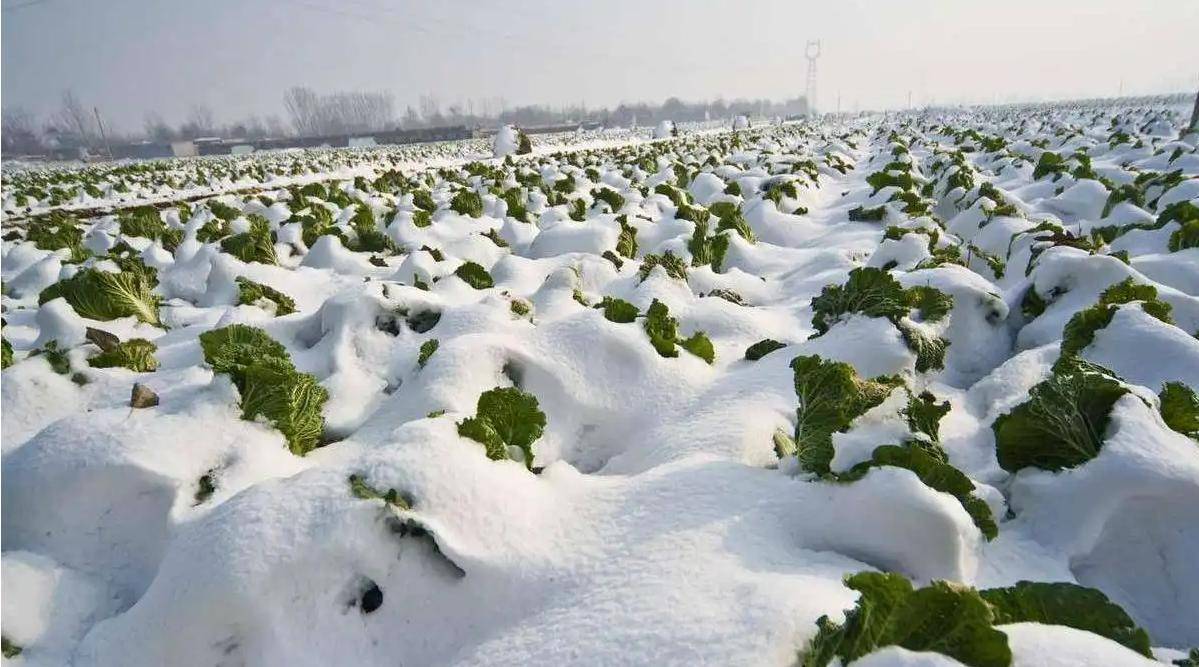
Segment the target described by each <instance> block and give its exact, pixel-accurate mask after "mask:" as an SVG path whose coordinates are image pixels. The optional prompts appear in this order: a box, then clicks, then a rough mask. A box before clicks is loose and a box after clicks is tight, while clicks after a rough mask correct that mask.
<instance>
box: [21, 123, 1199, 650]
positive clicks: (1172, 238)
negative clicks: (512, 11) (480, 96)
mask: <svg viewBox="0 0 1199 667" xmlns="http://www.w3.org/2000/svg"><path fill="white" fill-rule="evenodd" d="M1181 123H1182V117H1181V114H1180V113H1179V111H1178V110H1177V109H1174V108H1170V107H1167V106H1164V105H1155V104H1139V105H1136V106H1131V105H1130V106H1102V107H1100V106H1087V105H1062V106H1058V107H1044V106H1042V107H1035V108H1034V107H1029V108H1004V109H979V110H973V111H956V112H938V113H931V112H930V113H924V114H909V115H890V116H886V117H866V118H858V119H853V120H846V121H842V122H835V123H820V124H815V123H813V124H808V123H792V124H786V125H781V126H768V127H758V126H754V127H750V128H743V129H737V130H730V131H710V130H709V131H702V132H699V131H689V130H688V128H685V127H680V128H679V130H680V131H679V136H677V137H671V136H670V134H671V132H670V131H669V129H668V130H667V131H666V132H664V133H659V134H661V135H662V136H664V137H666V138H661V139H653V138H651V136H650V133H649V132H648V131H645V132H640V133H635V134H634V133H609V134H607V135H579V136H573V135H558V136H555V137H552V138H540V137H534V139H533V145H532V152H531V153H528V154H524V155H517V154H515V153H516V152H518V151H515V146H516V145H517V143H518V142H517V139H516V137H515V133H513V136H511V137H507V136H506V137H505V139H504V141H503V142H496V144H495V145H496V149H495V150H496V153H498V154H500V155H503V156H504V157H502V158H493V157H491V156H492V146H491V144H489V143H488V142H480V141H472V142H462V143H460V144H441V145H437V146H435V147H417V148H411V147H410V148H405V149H378V150H345V151H300V152H291V153H276V154H269V155H258V156H242V157H238V158H231V159H228V160H180V161H167V162H161V163H151V164H152V165H153V166H151V167H148V168H142V169H138V168H137V165H121V166H115V167H88V168H80V169H74V170H64V169H57V170H40V171H39V170H28V171H20V172H17V173H16V174H11V175H10V174H6V178H5V183H4V193H3V198H4V207H5V210H6V212H7V213H8V214H9V215H10V216H17V217H19V220H18V221H17V222H12V221H11V219H10V222H9V223H7V224H6V225H5V228H4V236H3V238H4V241H3V257H2V261H3V263H2V266H0V275H2V278H3V284H4V296H3V306H4V327H3V340H4V344H5V363H4V365H5V370H4V371H3V374H2V376H0V378H2V393H3V398H2V404H0V407H2V409H3V424H2V445H3V524H2V527H3V556H2V559H0V561H2V565H3V582H2V583H3V623H2V626H3V635H4V639H5V656H6V657H5V658H4V662H5V664H10V663H11V664H14V665H16V664H27V665H60V664H76V665H204V666H209V665H230V666H232V665H243V664H244V665H284V664H288V665H327V664H345V665H376V664H377V665H394V664H404V665H440V664H489V665H532V664H537V665H563V664H580V665H596V664H602V665H617V664H620V665H624V664H635V665H674V664H710V665H773V664H777V665H790V664H797V663H802V664H805V665H823V664H836V662H845V661H846V660H849V661H853V662H854V664H861V665H876V666H877V665H941V664H958V662H961V663H964V664H968V665H1005V664H1017V665H1084V664H1086V665H1097V664H1102V665H1139V664H1157V663H1155V662H1154V661H1155V660H1159V661H1163V662H1167V663H1168V662H1170V661H1173V660H1181V659H1183V658H1184V657H1185V655H1186V651H1187V650H1188V649H1189V648H1190V647H1193V646H1196V645H1199V558H1196V553H1199V441H1197V440H1196V437H1197V436H1199V401H1196V399H1195V394H1194V390H1195V389H1196V388H1199V339H1197V338H1196V333H1197V332H1199V152H1197V150H1196V142H1197V140H1199V138H1197V137H1196V135H1193V134H1192V135H1189V136H1186V137H1183V138H1182V139H1181V140H1180V139H1179V127H1180V126H1181ZM500 144H503V145H502V146H501V145H500ZM501 148H502V149H503V150H500V149H501ZM64 193H65V194H64ZM221 193H223V194H221ZM211 195H217V196H216V197H215V198H212V199H201V200H194V198H196V197H202V196H211ZM183 200H191V201H190V202H189V203H186V204H182V205H179V206H176V205H174V203H175V202H179V201H183ZM145 203H155V204H157V205H158V208H157V209H154V208H133V207H132V206H133V205H134V204H145ZM76 209H78V210H88V211H90V212H91V213H92V214H94V213H96V212H97V211H96V209H106V210H111V211H112V212H111V213H106V214H102V215H93V217H90V218H82V219H81V218H79V217H75V216H73V215H71V214H70V213H69V211H71V210H76ZM114 336H115V338H114ZM138 341H144V342H138ZM135 386H136V389H135ZM146 390H149V392H148V393H147V392H146ZM131 394H132V398H131ZM147 396H153V399H152V400H146V397H147ZM872 572H889V573H894V575H892V576H891V577H890V578H886V579H885V580H886V581H887V582H888V583H887V584H886V586H887V589H886V590H888V591H890V592H888V593H886V594H885V595H884V594H883V593H882V592H880V591H882V590H883V589H882V588H879V587H881V586H882V585H883V584H881V583H879V582H880V581H882V580H883V578H881V577H875V578H873V579H871V578H870V577H871V576H872V575H860V576H857V577H853V578H847V577H851V575H857V574H858V573H872ZM863 582H873V583H871V584H869V586H868V585H867V584H866V583H863ZM907 582H910V585H909V584H908V583H907ZM942 582H949V583H948V584H945V583H942ZM1020 582H1024V583H1020ZM1030 582H1040V583H1030ZM1050 582H1058V583H1060V584H1062V585H1059V586H1048V585H1045V584H1047V583H1050ZM1067 584H1070V585H1067ZM870 586H875V588H870ZM1009 587H1010V588H1009ZM1105 598H1106V599H1105ZM884 600H885V602H884ZM824 616H827V617H828V618H827V619H822V617H824ZM818 619H819V623H818ZM1150 647H1152V648H1150ZM9 654H12V655H11V657H9ZM834 656H835V657H834ZM1196 659H1199V654H1197V656H1196ZM830 660H831V661H833V662H832V663H830Z"/></svg>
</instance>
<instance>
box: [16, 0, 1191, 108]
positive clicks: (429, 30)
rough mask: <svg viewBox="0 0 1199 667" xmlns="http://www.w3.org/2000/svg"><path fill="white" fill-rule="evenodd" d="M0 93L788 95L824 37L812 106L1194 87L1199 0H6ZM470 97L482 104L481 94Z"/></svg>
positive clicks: (247, 102) (102, 100)
mask: <svg viewBox="0 0 1199 667" xmlns="http://www.w3.org/2000/svg"><path fill="white" fill-rule="evenodd" d="M3 7H4V11H3V19H2V21H3V22H2V32H3V35H2V40H0V49H2V60H0V83H2V88H3V90H2V97H0V103H2V104H3V106H4V107H5V108H9V107H13V106H21V107H25V108H26V109H28V110H30V111H34V112H36V113H39V114H46V113H49V112H51V111H52V110H53V109H55V108H56V107H57V104H58V100H59V98H60V97H61V94H62V91H63V90H65V89H67V88H70V89H73V90H74V91H75V93H76V95H77V96H78V97H79V99H81V100H82V101H83V102H84V104H86V105H87V106H88V107H89V108H90V107H91V106H99V107H100V110H101V112H102V113H103V114H104V116H105V118H106V120H108V122H109V123H110V124H112V125H114V126H116V127H117V128H118V129H125V130H137V129H140V128H141V125H142V119H143V118H144V116H145V114H146V113H147V112H152V111H153V112H158V113H159V114H161V115H162V116H164V117H165V118H166V119H167V120H168V121H171V122H177V121H179V120H182V119H183V118H184V116H185V115H186V113H187V110H188V109H189V108H190V107H191V106H192V105H193V104H196V103H202V104H206V105H208V106H209V107H211V108H212V109H213V111H214V112H215V115H216V118H217V120H218V121H220V122H229V121H233V120H237V119H240V118H243V117H245V116H248V115H250V114H261V115H266V114H271V113H276V114H279V115H280V116H281V117H283V116H284V114H283V113H282V105H281V98H282V93H283V90H284V89H285V88H286V87H288V86H292V85H297V84H302V85H308V86H310V87H312V88H314V89H316V90H317V91H318V92H332V91H335V90H388V91H391V92H392V93H393V94H394V96H395V99H396V103H397V113H402V111H403V108H404V106H405V105H408V104H412V105H414V106H415V104H416V101H417V98H418V97H419V96H420V95H422V94H433V95H435V96H436V97H437V98H438V99H439V100H440V101H441V103H442V107H443V108H444V107H445V106H448V105H449V104H451V103H455V102H465V101H466V100H467V99H468V98H474V99H475V100H481V99H483V98H496V97H500V96H502V97H504V98H505V99H506V100H507V102H508V104H509V105H514V104H528V103H544V104H552V105H559V104H568V103H578V102H580V101H582V102H585V103H586V104H587V105H589V106H600V105H609V106H613V105H615V104H617V103H619V102H621V101H654V102H660V101H661V100H663V99H665V98H667V97H671V96H677V97H681V98H683V99H687V100H695V99H710V98H715V97H717V96H724V97H725V98H726V99H732V98H734V97H770V98H775V99H782V98H788V97H794V96H797V95H801V94H803V91H804V81H805V73H806V68H807V64H806V61H805V60H804V56H803V52H804V45H805V43H806V41H807V40H809V39H820V40H821V41H822V43H823V55H822V56H821V58H820V61H819V97H818V101H819V103H820V106H821V107H822V108H823V109H825V110H830V111H831V110H834V108H835V106H836V104H837V99H838V95H839V96H840V100H841V107H842V109H843V110H853V109H855V108H863V109H864V108H896V107H903V106H905V105H906V104H907V96H908V92H909V91H911V94H912V96H913V102H914V103H915V104H922V103H925V102H929V101H935V102H939V103H940V102H991V101H996V100H998V101H1006V100H1015V99H1021V100H1023V99H1062V98H1077V97H1092V96H1111V95H1115V94H1116V93H1117V92H1119V91H1120V89H1121V82H1122V84H1123V91H1124V92H1125V93H1126V94H1140V93H1156V92H1176V91H1187V90H1189V91H1194V90H1196V88H1197V87H1199V0H991V1H987V2H984V1H982V0H825V1H824V2H809V1H807V0H770V1H767V0H727V1H726V0H690V1H683V0H677V1H666V0H610V1H605V2H594V1H589V2H584V1H580V0H504V1H502V2H481V1H467V0H438V1H435V2H415V1H412V0H3ZM477 103H478V102H476V104H477Z"/></svg>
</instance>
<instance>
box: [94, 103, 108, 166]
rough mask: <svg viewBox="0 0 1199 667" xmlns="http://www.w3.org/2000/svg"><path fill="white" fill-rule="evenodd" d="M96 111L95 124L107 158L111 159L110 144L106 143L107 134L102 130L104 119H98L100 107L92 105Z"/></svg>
mask: <svg viewBox="0 0 1199 667" xmlns="http://www.w3.org/2000/svg"><path fill="white" fill-rule="evenodd" d="M92 111H94V112H95V113H96V125H97V126H99V128H100V139H102V140H103V141H104V150H106V151H108V159H109V160H111V159H112V146H110V145H109V144H108V134H107V133H105V132H104V121H102V120H100V107H92Z"/></svg>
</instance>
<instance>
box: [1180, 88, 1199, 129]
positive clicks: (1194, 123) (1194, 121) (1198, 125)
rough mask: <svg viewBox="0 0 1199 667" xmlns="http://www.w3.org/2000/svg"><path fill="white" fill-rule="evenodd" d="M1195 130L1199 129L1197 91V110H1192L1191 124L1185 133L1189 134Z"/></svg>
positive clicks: (1196, 99)
mask: <svg viewBox="0 0 1199 667" xmlns="http://www.w3.org/2000/svg"><path fill="white" fill-rule="evenodd" d="M1195 130H1199V93H1195V110H1194V111H1192V112H1191V124H1190V125H1189V126H1187V129H1186V130H1185V131H1184V132H1183V134H1189V133H1191V132H1194V131H1195Z"/></svg>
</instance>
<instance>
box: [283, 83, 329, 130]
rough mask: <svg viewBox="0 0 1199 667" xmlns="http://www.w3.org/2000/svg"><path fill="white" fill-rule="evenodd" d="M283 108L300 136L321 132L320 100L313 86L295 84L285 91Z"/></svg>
mask: <svg viewBox="0 0 1199 667" xmlns="http://www.w3.org/2000/svg"><path fill="white" fill-rule="evenodd" d="M283 108H284V109H285V110H286V111H287V115H288V117H289V118H290V119H291V125H292V127H294V128H296V133H297V134H299V135H300V136H313V135H316V134H317V133H318V132H319V128H318V124H319V119H318V115H319V112H320V100H319V99H318V97H317V94H316V93H315V92H313V90H312V89H311V88H305V87H304V86H293V87H291V88H288V89H287V90H286V91H285V92H284V93H283Z"/></svg>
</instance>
